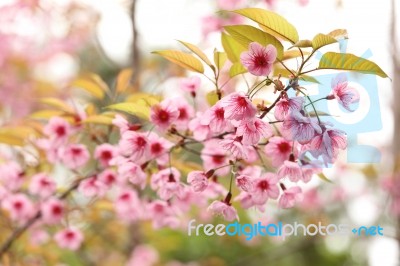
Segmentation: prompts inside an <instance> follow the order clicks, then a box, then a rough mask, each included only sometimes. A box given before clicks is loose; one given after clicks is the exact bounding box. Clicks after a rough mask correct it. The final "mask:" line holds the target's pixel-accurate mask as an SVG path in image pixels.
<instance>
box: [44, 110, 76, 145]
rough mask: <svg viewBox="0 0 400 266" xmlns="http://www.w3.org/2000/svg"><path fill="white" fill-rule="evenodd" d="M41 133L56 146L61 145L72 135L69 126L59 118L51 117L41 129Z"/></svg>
mask: <svg viewBox="0 0 400 266" xmlns="http://www.w3.org/2000/svg"><path fill="white" fill-rule="evenodd" d="M43 133H44V134H45V135H47V136H48V137H50V139H51V140H52V141H53V142H54V143H57V144H63V143H65V142H66V141H67V139H68V137H69V136H70V135H71V133H72V128H71V125H70V124H69V123H68V122H67V121H66V120H65V119H63V118H61V117H58V116H56V117H52V118H51V119H50V120H49V122H48V123H47V125H46V126H45V127H44V128H43Z"/></svg>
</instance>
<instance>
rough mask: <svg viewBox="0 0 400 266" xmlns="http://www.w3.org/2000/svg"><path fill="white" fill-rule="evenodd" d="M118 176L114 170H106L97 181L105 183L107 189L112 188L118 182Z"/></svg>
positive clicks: (99, 175)
mask: <svg viewBox="0 0 400 266" xmlns="http://www.w3.org/2000/svg"><path fill="white" fill-rule="evenodd" d="M117 179H118V178H117V174H116V173H115V171H114V170H113V169H105V170H104V171H102V172H100V173H99V174H98V176H97V180H98V181H100V182H101V183H103V184H104V185H105V186H106V187H107V188H111V187H112V186H113V185H114V184H115V183H116V182H117Z"/></svg>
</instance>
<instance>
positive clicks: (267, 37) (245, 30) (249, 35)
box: [224, 25, 283, 59]
mask: <svg viewBox="0 0 400 266" xmlns="http://www.w3.org/2000/svg"><path fill="white" fill-rule="evenodd" d="M224 29H225V30H226V32H228V33H229V34H230V35H231V36H232V37H233V38H234V39H235V40H236V41H237V42H239V43H240V44H241V45H243V46H244V47H246V48H247V47H249V44H250V43H252V42H257V43H259V44H261V45H262V46H267V45H268V44H272V45H273V46H275V48H276V50H277V52H278V54H277V58H278V59H282V57H283V45H282V43H281V42H280V41H278V39H276V38H275V37H274V36H272V35H271V34H268V33H266V32H264V31H262V30H260V29H257V28H255V27H253V26H249V25H233V26H225V27H224Z"/></svg>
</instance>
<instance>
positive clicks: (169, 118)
mask: <svg viewBox="0 0 400 266" xmlns="http://www.w3.org/2000/svg"><path fill="white" fill-rule="evenodd" d="M178 117H179V110H178V109H177V107H176V106H174V105H171V103H170V101H166V100H164V101H162V102H161V103H159V104H156V105H154V106H153V107H151V111H150V121H151V122H152V123H153V124H154V125H155V126H156V127H157V128H158V129H159V130H162V131H165V130H166V129H168V127H169V126H171V125H172V124H173V123H174V122H175V121H176V120H177V119H178Z"/></svg>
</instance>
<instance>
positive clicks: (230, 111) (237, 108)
mask: <svg viewBox="0 0 400 266" xmlns="http://www.w3.org/2000/svg"><path fill="white" fill-rule="evenodd" d="M219 104H220V105H221V106H222V107H223V108H224V110H225V112H224V116H225V118H226V119H233V120H237V121H241V120H245V119H252V118H254V116H255V114H256V113H257V109H256V108H255V107H254V105H253V104H252V103H251V101H250V99H249V97H248V96H246V95H245V94H244V93H243V92H235V93H232V94H230V95H228V96H226V97H224V98H223V99H221V101H220V102H219Z"/></svg>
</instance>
